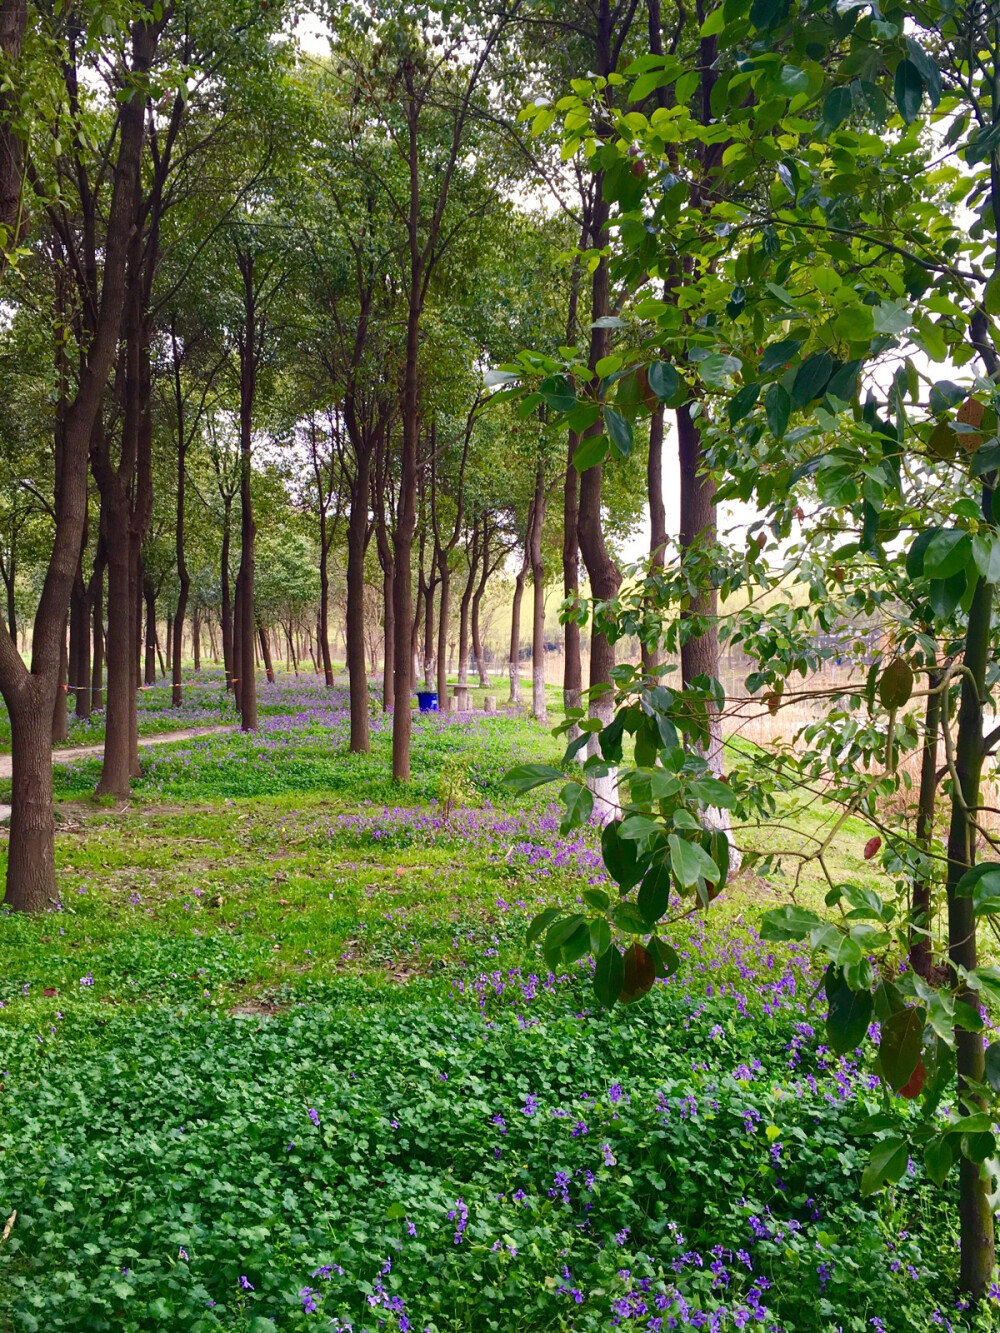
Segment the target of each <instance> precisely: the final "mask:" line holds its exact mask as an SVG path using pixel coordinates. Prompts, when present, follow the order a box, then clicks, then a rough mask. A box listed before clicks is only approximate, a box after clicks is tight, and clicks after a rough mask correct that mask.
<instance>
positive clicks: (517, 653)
mask: <svg viewBox="0 0 1000 1333" xmlns="http://www.w3.org/2000/svg"><path fill="white" fill-rule="evenodd" d="M533 521H535V503H533V501H532V505H531V508H529V511H528V537H525V541H524V559H523V560H521V568H520V569H519V571H517V576H516V577H515V581H513V600H512V603H511V651H509V652H508V655H507V674H508V678H509V682H511V702H512V704H520V701H521V600H523V597H524V584H525V581H527V579H528V569H529V568H531V555H529V551H528V544H529V535H531V528H532V523H533Z"/></svg>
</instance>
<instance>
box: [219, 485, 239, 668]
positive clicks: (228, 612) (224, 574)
mask: <svg viewBox="0 0 1000 1333" xmlns="http://www.w3.org/2000/svg"><path fill="white" fill-rule="evenodd" d="M232 517H233V511H232V506H231V504H230V502H229V501H228V500H227V501H225V510H224V514H223V521H222V558H221V560H220V562H219V575H220V587H221V589H222V594H221V608H220V624H221V632H222V661H223V667H224V670H225V673H226V689H227V690H232V689H234V686H233V677H234V676H235V675H237V674H238V673H237V671H236V669H235V666H234V663H233V648H234V643H233V640H234V637H235V636H234V632H233V630H234V627H233V603H232V596H231V593H230V590H229V547H230V544H231V542H232Z"/></svg>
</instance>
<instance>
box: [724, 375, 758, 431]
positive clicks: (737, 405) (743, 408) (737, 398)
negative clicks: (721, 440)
mask: <svg viewBox="0 0 1000 1333" xmlns="http://www.w3.org/2000/svg"><path fill="white" fill-rule="evenodd" d="M759 397H760V385H759V384H756V383H754V384H744V386H743V388H742V389H740V391H739V393H736V394H734V395H733V397H732V398H730V400H729V424H730V426H736V425H738V424H739V423H740V422H741V421H742V420H743V418H744V417H745V416H748V415H749V414H750V412H751V411H752V410H753V407H754V404H755V403H756V401H757V399H758V398H759Z"/></svg>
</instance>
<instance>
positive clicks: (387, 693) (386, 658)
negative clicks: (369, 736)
mask: <svg viewBox="0 0 1000 1333" xmlns="http://www.w3.org/2000/svg"><path fill="white" fill-rule="evenodd" d="M393 568H394V566H393V562H392V560H391V559H390V560H389V561H388V563H387V564H386V565H384V566H383V569H382V712H383V713H387V712H390V711H391V710H392V705H393V699H394V698H395V694H394V690H395V683H396V667H395V661H396V602H395V596H394V592H393V587H394V582H395V580H394V577H393Z"/></svg>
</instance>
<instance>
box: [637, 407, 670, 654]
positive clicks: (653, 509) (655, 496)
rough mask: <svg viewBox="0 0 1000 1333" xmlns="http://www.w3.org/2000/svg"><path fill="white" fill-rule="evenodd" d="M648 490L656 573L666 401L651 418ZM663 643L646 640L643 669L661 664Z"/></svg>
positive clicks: (662, 516)
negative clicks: (660, 645) (655, 644)
mask: <svg viewBox="0 0 1000 1333" xmlns="http://www.w3.org/2000/svg"><path fill="white" fill-rule="evenodd" d="M646 494H647V496H648V498H649V573H650V577H655V575H656V574H658V573H659V572H660V571H661V570H662V569H663V557H664V547H665V546H666V544H667V511H666V507H665V506H664V503H663V405H662V403H661V404H660V405H659V406H658V407H657V408H656V410H655V412H654V413H653V415H652V417H651V418H650V422H649V458H648V460H647V463H646ZM659 661H660V653H659V647H658V646H653V645H650V644H646V643H645V642H644V643H643V644H642V669H643V671H645V672H646V673H647V674H649V673H650V672H651V671H653V669H654V668H655V667H657V666H658V665H659Z"/></svg>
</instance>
